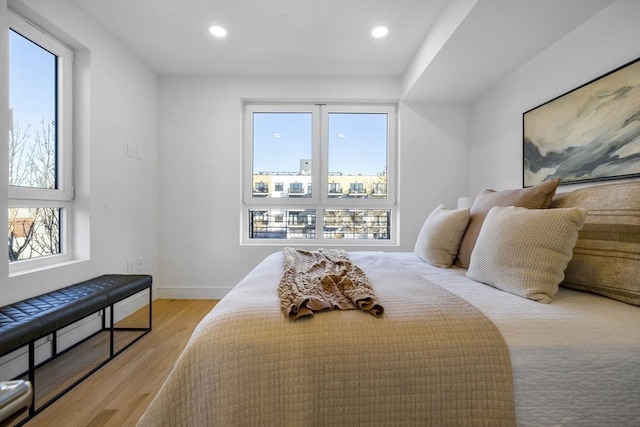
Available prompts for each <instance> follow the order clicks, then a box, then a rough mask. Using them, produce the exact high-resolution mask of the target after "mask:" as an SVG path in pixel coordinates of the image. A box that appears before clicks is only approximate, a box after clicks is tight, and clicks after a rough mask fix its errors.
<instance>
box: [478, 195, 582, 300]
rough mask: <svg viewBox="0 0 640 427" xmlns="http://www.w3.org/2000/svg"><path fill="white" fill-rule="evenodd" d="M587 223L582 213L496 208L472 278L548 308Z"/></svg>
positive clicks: (482, 232)
mask: <svg viewBox="0 0 640 427" xmlns="http://www.w3.org/2000/svg"><path fill="white" fill-rule="evenodd" d="M585 218H586V210H585V209H583V208H565V209H526V208H517V207H513V206H510V207H494V208H492V209H491V210H490V211H489V214H487V217H486V218H485V220H484V224H483V225H482V230H480V235H479V236H478V240H477V241H476V245H475V249H474V250H473V253H472V254H471V262H470V265H469V270H468V271H467V277H469V278H470V279H472V280H475V281H478V282H482V283H486V284H488V285H491V286H494V287H496V288H498V289H501V290H503V291H506V292H510V293H512V294H515V295H519V296H522V297H526V298H529V299H532V300H535V301H540V302H544V303H549V302H551V300H552V299H553V296H554V295H555V294H556V293H557V292H558V285H559V284H560V282H562V280H563V279H564V270H565V269H566V268H567V264H568V263H569V260H570V259H571V257H572V255H573V247H574V246H575V244H576V241H577V239H578V231H580V229H581V228H582V225H583V224H584V220H585Z"/></svg>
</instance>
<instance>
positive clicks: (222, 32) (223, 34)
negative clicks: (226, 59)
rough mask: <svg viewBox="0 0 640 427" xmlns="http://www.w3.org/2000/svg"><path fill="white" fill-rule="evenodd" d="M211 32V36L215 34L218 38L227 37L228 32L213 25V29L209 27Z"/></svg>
mask: <svg viewBox="0 0 640 427" xmlns="http://www.w3.org/2000/svg"><path fill="white" fill-rule="evenodd" d="M209 32H210V33H211V34H213V35H214V36H216V37H226V36H227V30H225V29H224V28H222V27H219V26H217V25H213V26H211V27H209Z"/></svg>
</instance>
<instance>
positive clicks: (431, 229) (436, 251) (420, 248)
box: [414, 205, 469, 268]
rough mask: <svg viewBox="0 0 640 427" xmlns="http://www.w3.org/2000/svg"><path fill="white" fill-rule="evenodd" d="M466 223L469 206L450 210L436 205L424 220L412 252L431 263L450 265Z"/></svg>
mask: <svg viewBox="0 0 640 427" xmlns="http://www.w3.org/2000/svg"><path fill="white" fill-rule="evenodd" d="M468 223H469V208H461V209H456V210H453V211H452V210H449V209H446V208H445V207H444V205H440V206H438V207H437V208H435V209H434V211H433V212H431V214H430V215H429V217H427V220H426V221H425V222H424V225H423V226H422V229H421V230H420V234H418V239H417V240H416V246H415V249H414V252H415V253H416V254H417V255H418V256H419V257H420V258H422V259H423V260H425V261H426V262H428V263H429V264H431V265H435V266H436V267H441V268H448V267H451V264H453V260H454V259H456V255H457V254H458V247H459V246H460V239H462V235H463V234H464V231H465V230H466V228H467V224H468Z"/></svg>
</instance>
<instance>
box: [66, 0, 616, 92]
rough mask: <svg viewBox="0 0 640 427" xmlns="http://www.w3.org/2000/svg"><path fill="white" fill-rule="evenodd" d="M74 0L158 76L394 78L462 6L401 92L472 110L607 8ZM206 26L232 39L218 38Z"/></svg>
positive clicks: (469, 1)
mask: <svg viewBox="0 0 640 427" xmlns="http://www.w3.org/2000/svg"><path fill="white" fill-rule="evenodd" d="M73 2H74V3H75V4H76V5H77V6H78V7H80V8H81V9H82V10H83V11H84V12H85V13H86V14H87V15H89V16H90V17H91V18H92V19H93V20H95V21H96V22H97V23H98V24H99V25H101V26H102V27H104V28H105V29H106V30H107V31H108V32H109V33H111V34H112V35H113V36H114V37H115V38H117V39H118V40H120V41H121V42H122V43H123V44H125V45H126V46H128V47H129V49H131V51H133V52H134V53H135V54H136V55H137V56H138V57H140V58H141V59H142V60H143V61H144V62H145V63H147V64H148V65H149V66H150V67H151V68H152V69H154V70H155V71H156V72H157V73H158V74H160V75H172V74H234V75H351V76H354V75H355V76H394V77H398V78H402V77H403V75H404V74H405V73H406V70H407V67H408V66H409V65H410V64H411V61H412V59H413V58H414V57H415V55H416V52H418V51H419V49H420V47H421V46H422V45H423V44H424V43H429V42H430V39H429V37H431V38H434V37H435V36H436V35H434V31H433V30H434V29H438V28H440V27H441V26H442V20H445V19H449V15H450V14H449V15H448V14H447V9H448V8H451V7H452V6H453V4H454V3H456V2H458V3H466V5H465V6H464V7H466V8H469V9H470V11H469V12H468V13H467V14H466V16H464V19H461V20H460V21H459V22H455V23H454V28H455V31H454V32H453V34H452V35H451V36H450V37H448V38H446V39H445V40H440V41H439V45H438V48H437V52H436V54H435V55H434V56H433V57H432V58H431V60H430V61H428V62H427V63H424V64H420V67H421V72H420V73H419V76H418V78H417V79H414V81H413V82H410V84H409V87H406V88H405V89H406V90H407V94H406V96H407V98H410V99H437V100H442V99H446V100H455V101H469V100H472V99H474V97H475V96H476V95H477V94H478V93H480V91H482V90H483V88H486V87H487V85H491V84H494V83H495V82H496V81H497V80H498V79H499V78H501V77H503V76H504V75H505V74H508V73H509V72H511V71H513V70H514V69H516V68H517V67H519V66H520V65H522V64H523V63H524V62H526V61H527V60H528V59H530V58H531V57H533V56H535V55H536V54H537V53H539V52H541V51H542V50H544V49H545V48H547V47H549V46H550V45H552V44H553V43H555V42H556V41H557V40H559V39H560V38H561V37H563V36H564V35H566V34H567V33H569V32H570V31H571V30H573V29H574V28H576V27H577V26H579V25H580V24H582V23H583V22H584V21H586V20H587V19H589V18H590V17H591V16H593V15H594V14H596V13H597V12H599V11H600V10H601V9H602V8H604V7H605V6H606V5H608V4H609V3H611V2H612V0H479V1H477V2H476V1H475V0H73ZM439 24H440V27H439V26H438V25H439ZM211 25H221V26H223V27H225V28H226V29H227V31H228V36H227V37H226V38H224V39H216V38H214V37H213V36H211V35H210V33H209V32H208V28H209V26H211ZM376 25H386V26H388V27H389V35H388V36H387V37H386V38H385V39H381V40H377V39H373V38H372V37H371V36H370V31H371V29H372V28H373V27H374V26H376ZM431 44H433V43H431ZM414 66H415V64H414ZM405 80H406V79H405Z"/></svg>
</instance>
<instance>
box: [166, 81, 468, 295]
mask: <svg viewBox="0 0 640 427" xmlns="http://www.w3.org/2000/svg"><path fill="white" fill-rule="evenodd" d="M400 91H401V89H400V82H399V79H391V78H348V77H342V78H340V77H334V78H314V77H282V78H278V77H201V78H193V77H163V78H161V79H160V117H161V118H162V120H161V122H160V151H159V170H160V173H159V187H160V189H161V193H160V197H159V205H158V206H159V209H158V210H159V241H158V243H159V248H160V249H159V257H158V265H159V269H158V275H157V278H156V280H155V281H156V283H157V284H158V287H159V296H160V297H165V298H186V297H199V298H205V297H209V298H219V297H221V296H223V295H224V294H225V293H226V292H227V291H228V289H230V288H231V287H233V286H234V285H235V284H236V283H237V282H238V281H239V280H240V279H241V278H242V277H243V276H244V275H245V274H246V273H247V272H249V270H251V269H252V268H253V267H254V266H255V265H256V264H257V263H258V262H259V261H260V260H262V259H263V258H264V257H265V256H266V255H268V254H270V253H273V252H275V251H278V250H281V246H262V247H258V246H241V245H240V225H241V224H240V212H241V194H242V191H241V176H242V171H241V163H242V119H243V117H242V103H243V99H251V100H256V99H269V100H305V101H349V100H352V101H366V100H372V101H388V100H395V99H398V97H399V96H400ZM466 119H467V111H466V109H465V108H463V107H458V106H446V107H444V108H442V109H439V108H436V107H434V106H428V105H412V106H409V105H404V104H403V105H401V106H400V108H399V122H400V125H399V126H400V130H399V132H400V168H399V170H400V180H401V186H402V187H401V188H402V190H401V192H400V195H399V198H400V200H401V203H402V204H401V213H400V215H401V223H402V230H401V245H400V246H399V247H385V250H413V245H414V243H415V236H416V235H417V232H418V230H419V228H420V226H421V225H422V223H423V221H424V218H425V215H426V214H428V213H429V212H430V210H431V209H433V208H434V207H435V206H437V204H438V203H440V202H448V203H449V204H451V203H454V201H455V198H456V197H457V196H458V195H460V194H461V193H464V192H466V191H467V182H468V175H467V173H466V162H467V155H466V153H467V149H466V147H465V144H466V140H467V139H466V131H465V130H464V129H465V125H464V124H463V125H462V126H461V125H460V120H463V121H464V123H466ZM458 159H460V164H463V165H465V166H462V167H461V168H460V169H461V171H460V175H459V176H456V177H454V179H451V180H450V179H446V180H443V179H442V176H447V175H448V174H449V173H450V167H449V165H450V164H452V163H455V162H456V161H458ZM425 186H428V187H425ZM347 249H363V247H359V248H358V247H353V248H347Z"/></svg>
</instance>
